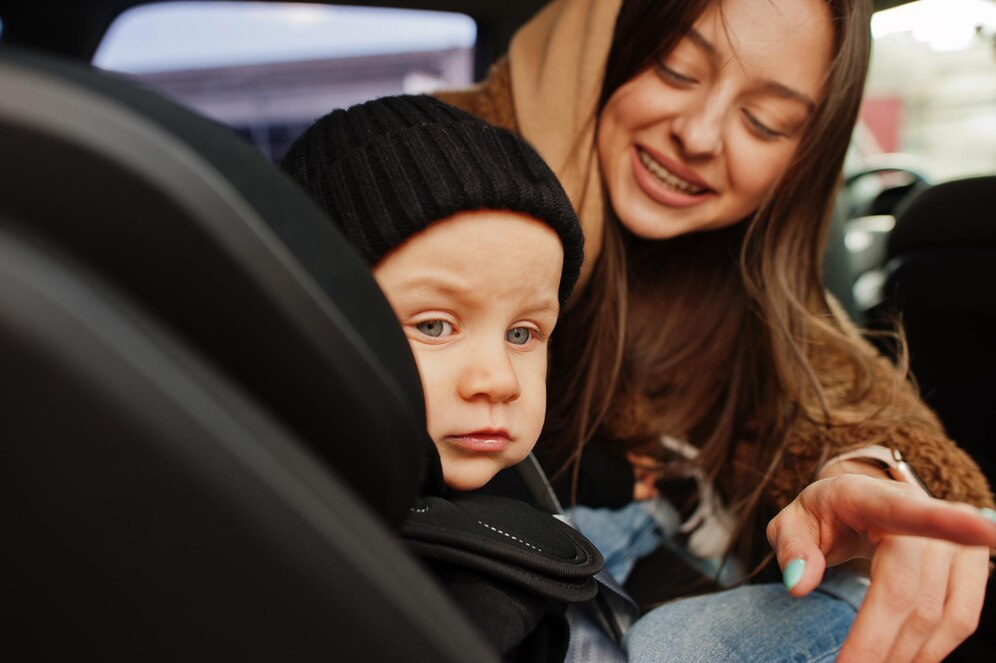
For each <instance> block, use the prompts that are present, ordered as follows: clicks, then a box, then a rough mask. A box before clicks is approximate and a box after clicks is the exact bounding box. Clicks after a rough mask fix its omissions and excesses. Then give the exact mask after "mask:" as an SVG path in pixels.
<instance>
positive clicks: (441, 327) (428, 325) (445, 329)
mask: <svg viewBox="0 0 996 663" xmlns="http://www.w3.org/2000/svg"><path fill="white" fill-rule="evenodd" d="M415 329H417V330H419V332H421V333H422V334H425V335H426V336H431V337H432V338H439V337H440V336H448V335H450V334H452V333H453V325H451V324H450V323H448V322H446V321H445V320H423V321H422V322H419V323H417V324H416V325H415Z"/></svg>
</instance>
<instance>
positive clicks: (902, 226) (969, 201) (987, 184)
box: [888, 176, 996, 257]
mask: <svg viewBox="0 0 996 663" xmlns="http://www.w3.org/2000/svg"><path fill="white" fill-rule="evenodd" d="M994 218H996V176H988V177H972V178H966V179H960V180H952V181H950V182H943V183H941V184H937V185H935V186H932V187H930V188H928V189H925V190H924V191H922V192H921V193H920V194H918V195H917V196H916V197H915V198H913V200H911V201H910V203H909V204H908V205H907V206H906V208H905V209H904V210H902V212H901V213H900V214H899V217H898V219H897V221H896V227H895V228H894V229H893V231H892V232H891V233H890V234H889V243H888V255H889V257H895V256H902V255H905V254H909V253H917V252H920V251H924V250H930V251H934V250H944V249H973V250H975V249H981V248H994V247H996V224H994V223H993V219H994Z"/></svg>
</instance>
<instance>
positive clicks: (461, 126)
mask: <svg viewBox="0 0 996 663" xmlns="http://www.w3.org/2000/svg"><path fill="white" fill-rule="evenodd" d="M281 165H282V167H283V168H284V170H285V171H287V173H289V174H290V176H291V177H293V178H294V179H295V180H297V182H298V183H299V184H300V185H302V186H303V187H304V188H305V190H306V191H307V192H308V193H310V194H311V196H312V197H313V198H314V199H315V200H316V201H317V202H318V204H319V206H321V207H322V208H323V209H324V210H325V212H326V213H327V214H328V216H329V217H330V218H331V219H332V221H333V222H334V223H335V224H336V225H337V226H338V227H339V229H340V230H342V231H343V233H345V235H346V236H347V237H348V238H349V240H350V241H351V242H352V243H353V245H354V246H355V247H356V249H357V250H358V251H359V252H360V254H361V255H362V256H363V257H364V258H365V259H366V261H367V262H368V263H369V264H370V265H371V266H372V265H374V264H376V263H377V262H378V261H379V260H380V259H381V258H383V257H384V255H385V254H387V252H388V251H390V250H391V249H393V248H395V247H397V246H399V245H400V244H401V243H402V242H404V241H405V240H406V239H408V237H409V236H411V235H413V234H415V233H417V232H419V231H421V230H424V229H425V228H426V227H427V226H428V225H429V224H430V223H433V222H434V221H440V220H442V219H445V218H447V217H449V216H452V215H454V214H456V213H458V212H464V211H470V210H477V209H492V210H508V211H512V212H520V213H523V214H528V215H529V216H532V217H535V218H537V219H539V220H540V221H543V222H545V223H546V224H548V225H549V226H550V227H551V228H553V229H554V230H555V231H557V234H558V235H559V236H560V240H561V242H562V243H563V245H564V269H563V272H562V274H561V278H560V293H559V294H560V302H561V303H563V302H564V301H565V300H566V299H567V297H568V295H570V293H571V290H572V289H573V287H574V284H575V282H576V281H577V278H578V274H579V273H580V270H581V260H582V257H583V249H584V238H583V236H582V234H581V228H580V226H579V225H578V220H577V216H576V215H575V214H574V209H573V208H572V206H571V202H570V200H569V199H568V198H567V194H566V193H564V189H563V187H561V185H560V182H559V181H558V180H557V177H556V176H555V175H554V174H553V172H552V171H551V170H550V168H549V167H548V166H547V165H546V163H545V162H544V161H543V159H542V158H541V157H540V156H539V155H538V154H537V153H536V151H535V150H533V148H532V147H530V146H529V145H528V144H527V143H526V142H525V141H523V140H522V139H521V138H519V137H518V136H515V135H514V134H511V133H509V132H508V131H505V130H504V129H499V128H497V127H494V126H492V125H490V124H488V123H487V122H484V121H483V120H480V119H478V118H476V117H474V116H473V115H469V114H468V113H465V112H463V111H461V110H459V109H457V108H454V107H453V106H450V105H448V104H445V103H443V102H441V101H439V100H438V99H435V98H433V97H428V96H396V97H384V98H381V99H377V100H374V101H368V102H366V103H364V104H360V105H358V106H353V107H352V108H349V109H348V110H336V111H333V112H332V113H329V114H328V115H326V116H324V117H322V118H319V119H318V120H316V121H315V123H314V124H312V125H311V127H309V128H308V129H307V130H306V131H305V132H304V133H303V134H302V135H301V137H300V138H298V139H297V140H296V141H295V142H294V143H293V144H292V145H291V146H290V148H289V149H288V151H287V154H286V155H285V156H284V158H283V161H282V162H281Z"/></svg>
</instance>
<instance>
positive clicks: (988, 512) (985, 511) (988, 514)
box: [979, 507, 996, 523]
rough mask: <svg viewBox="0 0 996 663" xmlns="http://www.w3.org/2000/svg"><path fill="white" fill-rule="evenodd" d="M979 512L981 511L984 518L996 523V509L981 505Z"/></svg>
mask: <svg viewBox="0 0 996 663" xmlns="http://www.w3.org/2000/svg"><path fill="white" fill-rule="evenodd" d="M979 513H981V514H982V517H983V518H985V519H986V520H991V521H992V522H994V523H996V511H993V510H992V509H989V508H986V507H983V508H981V509H979Z"/></svg>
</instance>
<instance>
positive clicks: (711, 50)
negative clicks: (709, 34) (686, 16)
mask: <svg viewBox="0 0 996 663" xmlns="http://www.w3.org/2000/svg"><path fill="white" fill-rule="evenodd" d="M688 38H689V39H691V40H692V43H694V44H695V45H696V46H698V47H699V48H701V49H702V50H703V51H705V52H706V55H708V56H709V57H711V58H715V57H718V56H719V51H717V50H716V47H715V46H714V45H713V43H712V42H711V41H709V40H708V39H706V38H705V37H703V36H702V33H701V32H699V31H698V30H696V29H695V28H694V27H691V28H689V29H688Z"/></svg>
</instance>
